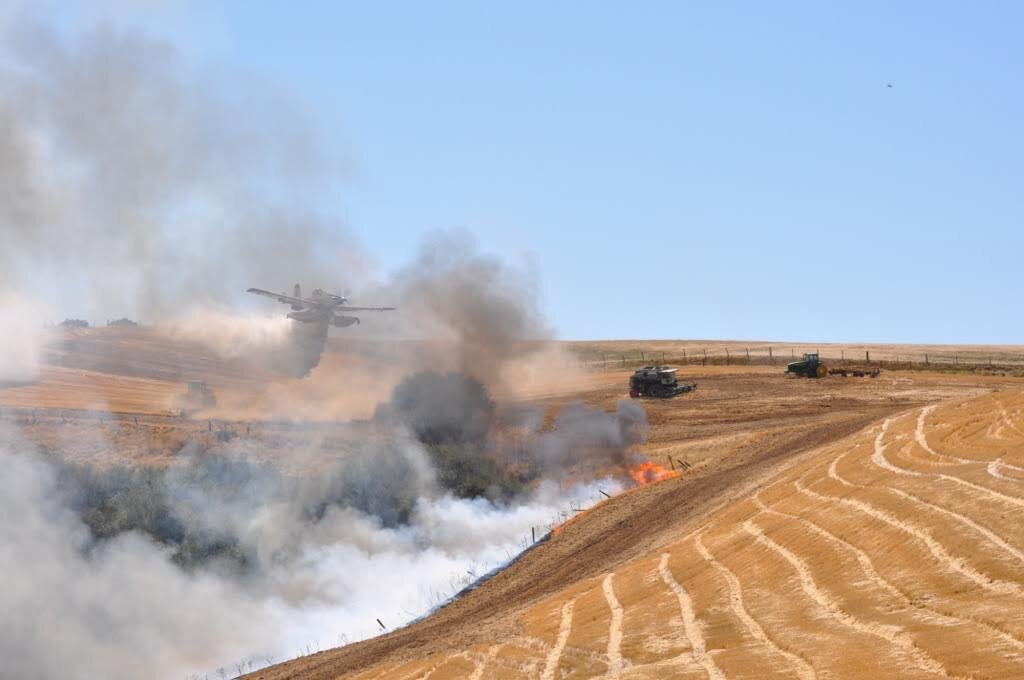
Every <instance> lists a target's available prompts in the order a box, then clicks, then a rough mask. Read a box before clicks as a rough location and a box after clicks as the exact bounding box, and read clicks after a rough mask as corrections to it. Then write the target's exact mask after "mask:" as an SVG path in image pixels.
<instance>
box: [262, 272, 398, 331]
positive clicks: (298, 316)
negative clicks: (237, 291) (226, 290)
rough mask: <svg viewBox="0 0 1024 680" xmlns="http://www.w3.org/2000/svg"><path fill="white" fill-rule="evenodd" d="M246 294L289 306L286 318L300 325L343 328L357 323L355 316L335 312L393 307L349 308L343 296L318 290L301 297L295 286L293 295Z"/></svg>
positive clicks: (374, 310) (268, 292) (299, 290)
mask: <svg viewBox="0 0 1024 680" xmlns="http://www.w3.org/2000/svg"><path fill="white" fill-rule="evenodd" d="M245 292H246V293H254V294H256V295H262V296H264V297H268V298H273V299H274V300H277V301H278V302H281V303H284V304H286V305H291V308H292V310H293V311H291V312H288V318H289V319H294V320H295V321H301V322H302V323H315V324H322V325H323V326H324V327H325V328H326V326H327V324H330V325H331V326H335V327H337V328H345V327H347V326H351V325H352V324H357V323H359V317H357V316H344V315H340V314H337V312H392V311H394V310H395V309H396V308H395V307H349V306H348V298H347V297H345V296H344V295H335V294H334V293H328V292H326V291H323V290H321V289H319V288H317V289H316V290H314V291H313V294H312V295H311V296H309V297H308V298H304V297H302V289H301V288H300V287H299V284H297V283H296V284H295V290H294V291H293V295H287V294H285V293H272V292H270V291H269V290H263V289H262V288H249V289H248V290H246V291H245Z"/></svg>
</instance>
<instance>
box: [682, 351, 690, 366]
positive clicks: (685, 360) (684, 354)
mask: <svg viewBox="0 0 1024 680" xmlns="http://www.w3.org/2000/svg"><path fill="white" fill-rule="evenodd" d="M683 363H684V364H686V363H689V361H687V359H686V350H685V349H684V350H683Z"/></svg>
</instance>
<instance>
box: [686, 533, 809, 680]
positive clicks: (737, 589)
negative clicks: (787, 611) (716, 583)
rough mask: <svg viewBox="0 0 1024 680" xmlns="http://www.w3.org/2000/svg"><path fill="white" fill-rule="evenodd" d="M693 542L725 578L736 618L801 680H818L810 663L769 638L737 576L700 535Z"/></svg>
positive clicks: (707, 560) (705, 558)
mask: <svg viewBox="0 0 1024 680" xmlns="http://www.w3.org/2000/svg"><path fill="white" fill-rule="evenodd" d="M693 541H694V545H695V546H696V547H697V552H698V553H700V556H701V557H702V558H704V561H705V562H707V563H708V564H710V565H711V566H712V567H714V568H715V570H716V571H717V572H718V573H719V574H721V575H722V577H723V578H725V582H726V585H727V586H728V588H729V603H730V605H731V606H732V611H733V613H734V614H735V615H736V617H737V618H738V619H739V620H740V621H742V622H743V625H744V626H746V628H747V631H748V632H749V633H750V635H751V636H752V637H753V638H754V639H756V640H758V641H760V642H761V643H762V644H764V645H765V646H766V647H768V648H769V649H771V650H772V651H773V652H775V653H776V654H778V655H779V656H781V657H783V658H784V659H786V660H787V661H789V663H790V664H791V665H792V666H793V670H794V672H796V675H797V677H798V678H800V680H817V677H818V674H817V673H815V671H814V668H813V667H812V666H811V665H810V664H809V663H807V662H806V661H805V660H804V659H803V658H802V657H800V656H798V655H796V654H794V653H793V652H790V651H788V650H785V649H783V648H782V647H780V646H779V645H777V644H776V643H775V641H773V640H772V639H771V638H770V637H768V634H767V633H766V632H765V630H764V628H762V627H761V624H760V623H758V622H757V620H756V619H754V617H753V616H751V615H750V612H749V611H747V605H746V603H745V602H744V601H743V587H742V585H741V584H740V580H739V579H738V578H737V577H736V574H734V573H733V572H732V571H731V570H730V569H729V568H728V567H727V566H725V565H724V564H722V563H721V562H719V561H718V559H717V558H716V557H715V556H714V555H712V554H711V552H710V551H709V550H708V549H707V548H706V547H705V546H704V542H703V541H701V538H700V534H696V535H695V536H694V537H693Z"/></svg>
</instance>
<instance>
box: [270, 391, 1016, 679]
mask: <svg viewBox="0 0 1024 680" xmlns="http://www.w3.org/2000/svg"><path fill="white" fill-rule="evenodd" d="M863 420H869V421H870V422H863V423H862V424H857V423H855V422H854V421H853V420H851V421H847V423H846V426H847V428H849V429H850V430H851V431H850V432H849V433H848V434H847V435H846V436H842V437H839V438H833V439H832V440H831V441H828V442H827V443H824V444H821V443H820V442H818V443H816V442H814V441H811V442H810V446H809V447H808V448H805V449H804V450H803V452H801V453H799V454H798V455H786V456H781V457H780V458H779V459H778V460H777V461H776V462H777V464H776V465H774V467H768V466H765V465H763V464H762V463H763V461H764V460H765V459H764V458H763V457H760V458H751V459H749V460H747V461H743V462H739V463H737V464H735V465H733V466H731V467H726V468H724V469H722V470H721V471H719V472H718V473H716V474H711V475H706V476H704V477H701V478H700V479H699V480H694V479H691V478H689V477H687V476H683V477H679V478H675V479H670V480H668V481H665V482H661V483H658V484H653V485H649V486H647V487H641V488H639V489H637V490H635V491H632V492H629V493H626V494H624V495H622V496H620V497H618V498H615V499H612V500H610V501H607V502H605V503H604V504H602V505H600V506H597V507H595V508H594V509H592V510H590V511H588V512H586V513H584V514H583V515H581V516H579V517H578V518H576V519H575V520H574V521H573V522H572V523H571V524H569V525H568V526H566V527H565V528H564V530H563V531H561V532H557V533H556V535H555V536H553V537H552V538H551V539H550V541H548V542H547V543H545V544H543V545H541V546H539V547H537V548H535V549H534V550H533V551H531V552H530V553H527V554H526V555H525V556H524V557H523V558H521V559H520V560H519V561H518V562H517V563H515V564H514V565H513V566H512V567H511V568H509V569H508V570H506V572H504V573H502V574H499V575H498V576H497V577H495V578H494V579H492V581H490V582H488V583H486V584H484V585H483V586H482V587H481V588H479V589H478V590H477V591H476V592H473V593H471V594H469V595H468V596H466V597H464V598H462V599H461V600H457V601H455V602H454V603H452V604H450V605H449V606H448V607H446V608H444V609H442V610H440V611H439V612H438V613H436V614H435V615H434V616H432V617H430V618H428V619H426V620H424V621H421V622H420V623H418V624H415V625H413V626H410V627H409V628H408V629H405V630H402V631H397V632H395V633H392V634H390V635H387V636H383V637H381V638H378V639H376V640H372V641H369V642H366V643H361V644H357V645H351V646H349V647H345V648H341V649H338V650H333V651H330V652H325V653H321V654H317V655H313V656H310V657H305V658H301V659H298V660H296V661H293V662H291V663H289V664H285V665H282V666H278V667H274V668H270V669H267V670H265V671H263V672H260V673H257V674H255V675H254V676H253V677H255V678H264V679H266V680H270V679H283V678H334V677H358V678H408V679H412V678H425V677H430V678H432V679H434V680H438V679H441V678H463V677H469V678H522V677H529V678H542V679H548V678H585V677H598V676H601V677H622V678H665V677H678V678H702V677H709V678H735V677H744V678H766V677H777V678H828V677H862V678H867V677H870V678H881V677H893V678H895V677H900V678H918V677H920V678H925V677H954V678H1016V677H1021V676H1022V675H1024V524H1022V523H1021V522H1020V518H1021V516H1022V511H1024V392H1021V391H1019V390H1016V389H1008V390H999V389H997V390H994V391H991V392H989V393H986V394H982V395H974V396H969V397H966V398H954V399H947V400H945V401H942V402H940V403H938V404H934V403H933V404H929V405H924V406H915V407H912V408H907V407H906V406H902V407H898V408H894V409H891V411H890V412H889V413H888V414H886V415H884V416H882V417H879V418H874V419H862V421H863ZM810 436H811V438H812V439H814V438H825V439H826V440H827V439H828V437H827V436H826V435H824V434H822V433H820V432H818V433H815V432H814V431H813V430H812V431H811V434H810ZM789 446H790V450H791V451H792V450H793V449H794V448H799V447H798V445H797V444H796V443H795V442H790V443H789ZM695 481H699V482H700V483H699V484H696V483H695ZM710 499H713V501H714V504H713V506H712V507H708V505H709V503H711V500H710ZM616 552H618V553H620V554H622V555H625V556H626V558H625V559H623V560H621V561H617V560H616V556H615V553H616ZM594 565H598V567H597V568H596V569H595V568H593V567H594ZM520 601H528V602H530V604H529V606H526V607H524V608H517V607H516V603H517V602H520Z"/></svg>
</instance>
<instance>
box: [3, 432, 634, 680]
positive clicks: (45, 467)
mask: <svg viewBox="0 0 1024 680" xmlns="http://www.w3.org/2000/svg"><path fill="white" fill-rule="evenodd" d="M0 441H2V442H4V443H3V444H0V465H2V466H3V469H4V470H5V473H4V475H2V476H0V509H2V510H3V516H4V517H5V520H4V521H3V522H2V523H0V542H2V543H3V545H4V546H5V550H3V551H0V568H2V569H3V574H4V586H3V587H2V588H0V608H2V609H3V611H4V616H3V617H0V652H3V654H4V655H5V657H6V658H7V661H6V662H5V677H6V676H7V675H9V676H10V677H26V678H27V677H31V678H39V679H41V680H48V679H50V678H54V679H55V678H66V677H76V678H78V677H80V678H95V677H102V678H110V679H112V680H117V679H120V678H138V677H151V678H158V679H163V678H167V679H171V678H176V679H180V678H182V677H187V676H188V675H189V674H190V673H193V672H194V673H197V674H200V677H202V675H206V676H209V677H217V676H218V675H217V673H216V670H217V669H218V668H226V669H227V670H226V673H227V674H228V675H231V676H234V675H235V674H237V672H238V671H239V670H240V669H241V670H248V669H251V668H253V667H262V666H264V665H267V664H268V663H270V662H272V661H282V660H285V659H287V658H291V657H294V656H295V655H296V654H297V653H307V652H308V651H313V650H316V649H322V648H326V647H329V646H336V645H338V644H343V643H345V642H349V641H354V640H358V639H362V638H364V637H367V636H370V635H373V634H375V633H376V632H378V630H377V624H376V622H375V620H376V619H377V618H381V619H383V620H384V621H386V622H387V625H389V626H391V627H394V626H397V625H401V624H402V623H405V622H407V621H409V620H410V619H412V618H414V617H415V616H418V615H420V614H423V613H425V612H426V611H428V610H429V609H430V608H431V607H433V606H436V605H438V604H440V603H441V602H442V601H443V599H444V598H446V597H448V596H450V595H451V594H453V593H454V592H455V591H457V590H459V589H461V588H462V587H464V586H465V585H466V584H467V583H468V582H469V581H471V580H472V579H473V578H474V575H477V576H478V575H482V574H484V573H486V572H487V571H488V570H489V569H491V568H493V567H495V566H497V565H499V564H501V563H503V562H505V561H507V560H508V559H509V557H510V556H511V555H512V554H514V553H515V552H517V551H518V550H520V549H522V548H523V547H525V545H526V544H527V541H526V538H525V537H527V536H529V534H530V527H541V528H543V527H544V526H545V525H550V524H551V523H553V522H559V521H561V520H562V519H564V517H565V516H566V514H565V511H566V510H567V509H568V507H569V506H570V505H575V506H577V507H578V506H581V505H584V506H585V505H587V504H588V503H591V502H593V501H594V500H596V498H597V497H598V493H597V491H596V486H575V487H573V488H571V489H559V488H557V487H555V486H552V485H550V484H541V485H540V486H538V487H537V488H536V489H535V490H534V491H533V492H531V493H530V494H529V496H524V497H522V498H521V499H520V500H519V501H518V502H516V503H514V504H511V505H498V504H495V503H492V502H490V501H487V500H485V499H482V498H477V499H458V498H454V497H452V496H451V495H450V494H446V493H443V492H442V490H441V489H440V488H439V487H438V485H437V483H436V481H435V480H434V474H433V471H432V469H431V467H430V466H429V464H428V463H427V462H426V458H425V456H424V455H423V453H422V451H420V450H419V448H418V447H417V446H416V445H415V443H412V442H406V443H404V444H400V443H399V444H398V445H397V446H394V447H385V449H377V450H365V451H362V452H360V457H358V458H355V459H352V460H349V461H347V462H342V463H339V464H337V465H336V466H335V467H333V468H332V469H331V470H329V471H327V472H326V473H325V474H324V475H321V476H319V477H317V478H309V477H306V478H297V479H292V480H290V481H289V480H287V479H285V478H283V477H282V476H281V475H280V473H279V472H277V471H276V470H274V469H272V468H267V467H266V466H259V465H248V464H244V463H243V462H240V461H234V462H231V461H228V460H221V461H212V462H208V463H206V464H205V467H203V468H202V469H203V470H204V472H203V474H202V475H200V476H197V472H196V470H197V468H196V465H197V464H198V463H197V461H195V460H188V459H184V460H180V461H178V462H177V463H175V465H174V466H172V468H171V469H169V470H168V471H166V472H164V473H159V474H154V473H153V472H152V471H151V470H150V471H145V472H144V473H143V472H136V473H132V474H133V475H145V477H146V478H148V479H149V480H150V483H149V484H145V485H142V484H137V483H132V484H129V485H124V484H121V482H120V481H118V479H117V478H118V477H119V474H116V473H113V472H110V471H107V472H103V471H95V472H93V473H92V474H95V475H99V477H100V480H101V481H99V482H98V481H97V480H96V479H93V480H89V479H87V478H85V479H83V478H82V477H81V475H82V474H86V473H84V472H82V471H78V472H76V473H75V475H74V476H71V477H69V476H68V469H67V468H59V467H55V465H54V463H52V462H49V461H47V460H45V459H44V458H43V457H42V456H40V455H39V454H37V453H35V452H34V451H33V450H32V447H31V446H29V445H27V444H25V443H24V442H20V441H19V437H18V436H17V434H16V433H15V432H11V431H3V432H0ZM352 463H355V464H356V467H355V468H354V469H353V468H352V467H351V464H352ZM111 479H113V484H114V486H113V490H114V491H116V493H114V494H113V495H110V496H106V499H107V500H108V501H110V503H111V505H107V506H103V505H101V506H97V507H98V508H99V509H100V510H102V512H100V513H99V516H97V515H96V513H92V514H90V513H89V512H85V508H84V507H83V503H84V502H86V501H87V500H88V496H89V495H90V494H95V493H96V489H98V488H100V487H101V486H102V484H103V483H108V482H110V481H111ZM130 479H131V480H133V481H134V482H138V481H139V479H140V477H138V476H131V477H130ZM349 487H351V488H349ZM601 488H603V489H604V490H605V491H615V490H616V489H617V488H618V487H617V485H616V483H615V482H614V481H611V480H605V481H603V482H602V483H601ZM348 491H356V492H358V494H361V497H360V496H354V497H346V498H345V499H344V502H343V500H342V498H341V496H345V494H346V493H347V492H348ZM410 492H411V495H409V502H410V505H409V508H408V514H407V517H405V518H404V519H403V520H402V521H398V518H395V517H389V516H388V514H387V512H381V510H382V509H383V510H387V511H390V510H391V509H392V508H380V507H374V505H373V504H374V503H375V502H379V501H380V499H382V498H386V497H388V495H389V494H390V495H391V496H392V497H397V496H398V495H405V494H410ZM104 508H106V510H103V509H104ZM93 509H94V510H95V509H96V508H95V507H94V508H93ZM133 515H135V516H138V517H154V516H161V517H162V519H161V521H160V522H158V523H156V524H154V525H144V524H142V523H141V522H140V523H139V527H138V528H134V529H130V530H124V531H118V532H116V533H113V534H112V535H109V536H99V535H97V524H98V523H103V522H117V521H120V520H122V519H123V518H124V517H126V516H128V517H131V516H133ZM181 531H184V532H187V534H188V536H201V537H204V538H205V540H206V543H205V544H201V545H200V547H202V546H203V545H205V546H206V547H207V548H209V547H211V546H212V547H217V546H220V547H221V548H222V551H221V553H220V554H219V555H215V556H214V557H212V558H210V559H203V560H197V561H192V562H190V563H189V564H187V565H185V566H182V564H181V563H182V549H183V547H186V546H191V548H190V549H191V550H192V551H193V553H189V554H194V551H195V550H197V548H196V543H195V542H192V543H189V542H188V540H186V539H187V538H188V536H186V537H185V538H181V537H178V538H177V539H175V535H176V533H177V532H181ZM175 540H177V541H178V542H177V543H175ZM240 555H241V556H242V559H240V558H239V556H240Z"/></svg>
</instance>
